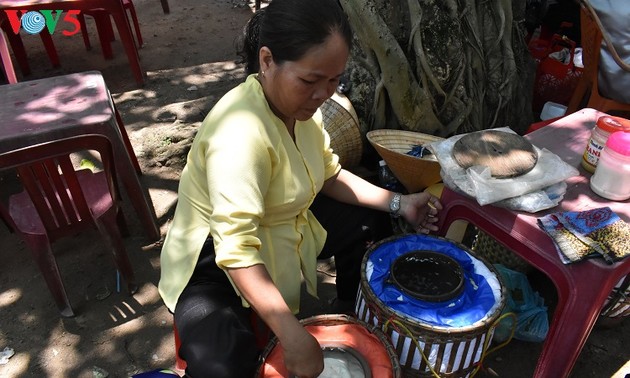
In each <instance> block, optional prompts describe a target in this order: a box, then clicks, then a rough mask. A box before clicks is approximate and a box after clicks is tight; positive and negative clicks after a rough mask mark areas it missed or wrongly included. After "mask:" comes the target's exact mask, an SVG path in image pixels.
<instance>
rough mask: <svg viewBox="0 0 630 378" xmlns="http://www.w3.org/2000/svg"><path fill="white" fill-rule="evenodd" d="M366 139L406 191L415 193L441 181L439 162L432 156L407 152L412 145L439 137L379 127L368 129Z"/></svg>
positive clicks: (422, 143)
mask: <svg viewBox="0 0 630 378" xmlns="http://www.w3.org/2000/svg"><path fill="white" fill-rule="evenodd" d="M367 139H368V141H369V142H370V144H372V146H374V148H375V149H376V152H378V154H379V155H380V156H381V157H382V158H383V160H385V162H386V163H387V166H389V168H390V169H391V170H392V173H394V175H395V176H396V178H397V179H398V181H400V183H401V184H403V186H404V187H405V189H407V191H408V192H409V193H416V192H419V191H421V190H423V189H425V188H427V187H428V186H431V185H433V184H436V183H438V182H440V181H442V177H441V176H440V164H439V163H438V161H437V159H436V158H435V156H433V155H429V156H427V157H423V158H419V157H416V156H411V155H408V154H407V152H409V151H411V150H412V149H413V147H414V146H422V145H425V144H428V143H431V142H435V141H438V140H442V139H443V138H440V137H436V136H433V135H429V134H423V133H418V132H414V131H404V130H391V129H382V130H372V131H370V132H368V133H367Z"/></svg>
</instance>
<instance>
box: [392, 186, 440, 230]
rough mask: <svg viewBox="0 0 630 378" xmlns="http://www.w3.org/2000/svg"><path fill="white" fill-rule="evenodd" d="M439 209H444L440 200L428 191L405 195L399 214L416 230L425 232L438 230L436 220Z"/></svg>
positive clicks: (401, 200)
mask: <svg viewBox="0 0 630 378" xmlns="http://www.w3.org/2000/svg"><path fill="white" fill-rule="evenodd" d="M439 210H442V204H441V203H440V200H439V199H438V198H437V197H435V196H433V195H431V194H429V193H427V192H421V193H414V194H408V195H404V196H402V197H401V199H400V211H399V214H400V215H401V216H402V217H403V218H404V219H405V220H406V221H407V222H408V223H409V224H410V225H411V226H412V227H413V229H414V230H416V232H420V233H423V234H428V233H429V232H431V231H437V230H438V227H437V226H436V225H435V222H437V221H438V218H437V213H438V211H439Z"/></svg>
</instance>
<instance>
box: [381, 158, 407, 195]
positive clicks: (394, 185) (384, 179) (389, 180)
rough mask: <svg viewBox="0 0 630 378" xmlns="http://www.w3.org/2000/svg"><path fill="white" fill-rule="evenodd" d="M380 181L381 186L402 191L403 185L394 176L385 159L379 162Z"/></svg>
mask: <svg viewBox="0 0 630 378" xmlns="http://www.w3.org/2000/svg"><path fill="white" fill-rule="evenodd" d="M378 181H379V183H380V185H381V187H383V188H385V189H387V190H391V191H393V192H402V185H401V184H400V182H399V181H398V179H397V178H396V176H394V174H393V173H392V171H391V169H389V167H388V166H387V163H386V162H385V160H380V161H379V162H378Z"/></svg>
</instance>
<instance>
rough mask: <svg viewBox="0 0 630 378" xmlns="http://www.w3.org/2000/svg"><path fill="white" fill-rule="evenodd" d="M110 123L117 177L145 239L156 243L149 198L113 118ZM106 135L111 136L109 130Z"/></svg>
mask: <svg viewBox="0 0 630 378" xmlns="http://www.w3.org/2000/svg"><path fill="white" fill-rule="evenodd" d="M111 122H112V123H113V124H111V125H108V127H110V128H113V129H112V130H114V132H115V133H116V134H115V135H116V138H118V140H117V141H114V140H112V148H113V151H114V156H115V159H116V170H117V174H118V177H119V179H120V181H121V182H122V184H123V186H124V187H125V192H126V193H127V197H128V198H129V200H130V201H131V204H132V205H133V207H134V209H135V210H136V213H137V214H138V217H139V218H140V222H141V223H142V226H143V227H144V230H145V232H146V234H147V237H148V238H149V240H151V241H157V240H159V239H160V237H161V235H160V230H159V228H158V226H157V217H156V214H155V209H154V208H153V204H152V202H151V196H150V195H149V193H148V192H147V193H145V189H144V188H143V187H142V185H141V184H140V180H139V178H138V174H137V173H136V170H135V168H134V165H133V163H132V161H131V157H130V156H129V153H128V152H127V148H126V147H125V144H124V142H123V141H122V139H121V135H120V131H119V129H118V126H117V125H116V124H115V122H116V120H115V118H113V119H112V121H111ZM106 135H111V130H110V132H109V133H108V134H106Z"/></svg>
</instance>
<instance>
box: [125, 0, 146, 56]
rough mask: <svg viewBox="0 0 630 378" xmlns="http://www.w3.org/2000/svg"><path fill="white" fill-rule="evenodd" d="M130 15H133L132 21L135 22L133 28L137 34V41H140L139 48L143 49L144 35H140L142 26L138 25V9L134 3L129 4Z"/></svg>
mask: <svg viewBox="0 0 630 378" xmlns="http://www.w3.org/2000/svg"><path fill="white" fill-rule="evenodd" d="M128 9H129V13H130V14H131V20H132V21H133V27H134V30H135V32H136V39H137V40H138V41H137V42H138V48H142V46H143V45H144V41H143V40H142V33H140V24H139V23H138V16H137V15H136V8H135V7H134V6H133V3H131V2H130V3H129V8H128Z"/></svg>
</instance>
